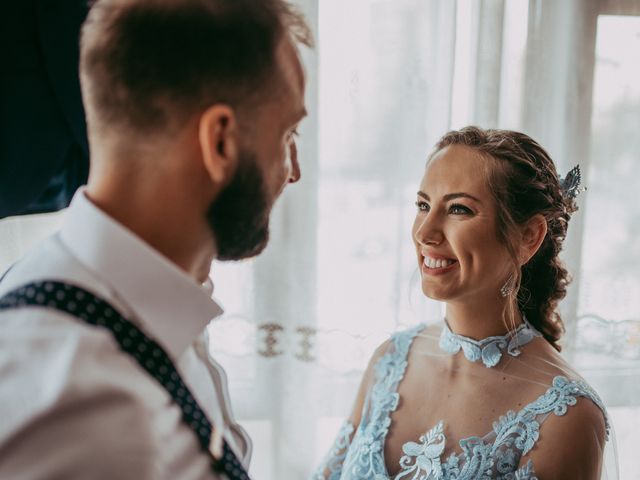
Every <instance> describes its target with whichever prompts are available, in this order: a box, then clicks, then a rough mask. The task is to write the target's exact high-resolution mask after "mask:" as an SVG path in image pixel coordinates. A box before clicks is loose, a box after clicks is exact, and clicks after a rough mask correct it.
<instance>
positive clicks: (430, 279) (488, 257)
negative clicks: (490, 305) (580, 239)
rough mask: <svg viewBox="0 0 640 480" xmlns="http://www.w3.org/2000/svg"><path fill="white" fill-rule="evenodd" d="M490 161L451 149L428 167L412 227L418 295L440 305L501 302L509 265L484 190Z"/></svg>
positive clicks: (490, 198) (489, 197)
mask: <svg viewBox="0 0 640 480" xmlns="http://www.w3.org/2000/svg"><path fill="white" fill-rule="evenodd" d="M492 166H493V161H491V160H490V159H487V158H485V157H483V156H481V155H480V154H478V153H477V152H476V151H474V150H473V149H471V148H469V147H465V146H462V145H451V146H448V147H445V148H444V149H442V150H440V151H439V152H437V153H436V154H435V155H434V156H433V158H432V159H431V161H430V162H429V163H428V164H427V168H426V170H425V174H424V177H423V179H422V183H421V184H420V191H419V192H418V194H417V199H416V202H417V206H418V212H417V214H416V219H415V222H414V225H413V241H414V244H415V247H416V254H417V257H418V265H419V267H420V271H421V274H422V290H423V292H424V293H425V295H427V296H428V297H430V298H434V299H437V300H443V301H456V302H457V301H477V300H486V299H487V298H500V287H502V285H504V283H505V281H506V280H507V278H508V277H509V272H510V269H511V265H512V261H511V257H510V255H509V253H508V251H507V249H506V247H505V246H504V245H503V244H501V243H500V242H499V241H498V238H497V235H496V212H497V206H496V203H495V200H494V199H493V195H492V194H491V192H490V191H489V187H488V185H487V180H486V179H487V169H488V168H491V167H492Z"/></svg>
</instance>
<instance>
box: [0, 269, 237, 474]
mask: <svg viewBox="0 0 640 480" xmlns="http://www.w3.org/2000/svg"><path fill="white" fill-rule="evenodd" d="M26 306H29V307H38V306H39V307H45V308H53V309H55V310H58V311H62V312H65V313H67V314H69V315H72V316H74V317H76V318H79V319H81V320H84V321H85V322H86V323H89V324H91V325H95V326H98V327H103V328H107V329H108V330H110V331H111V333H112V334H113V336H114V338H115V339H116V341H117V342H118V345H119V346H120V348H121V349H122V350H123V351H125V352H126V353H128V354H129V355H131V356H132V357H134V358H135V359H136V361H137V362H138V363H139V364H140V365H141V366H142V367H143V368H144V369H145V370H146V371H147V373H149V374H150V375H151V376H152V377H153V378H155V379H156V380H157V381H158V382H159V383H160V384H161V385H162V386H163V387H164V388H165V390H167V392H168V393H169V394H170V395H171V398H172V399H173V401H174V402H175V403H176V404H177V405H178V406H179V407H180V409H181V410H182V420H183V422H184V423H185V424H186V425H188V426H189V427H190V428H191V429H192V430H193V432H194V433H195V434H196V436H197V437H198V441H199V443H200V447H201V448H202V450H203V451H205V452H207V454H209V455H210V453H209V444H210V441H211V436H212V425H211V422H210V421H209V419H208V418H207V416H206V414H205V413H204V412H203V410H202V409H201V408H200V406H199V405H198V403H197V402H196V400H195V398H194V397H193V395H192V393H191V391H190V390H189V388H188V387H187V385H186V384H185V383H184V382H183V380H182V378H181V377H180V374H178V372H177V370H176V368H175V367H174V365H173V362H171V359H170V358H169V356H168V355H167V353H166V352H165V351H164V350H163V348H162V347H161V346H160V345H158V344H157V343H156V342H155V341H153V340H151V339H150V338H148V337H147V336H146V335H145V334H144V333H143V332H142V331H141V330H139V329H138V327H136V326H135V325H134V324H132V323H131V322H129V321H128V320H127V319H125V318H124V317H123V316H122V315H120V314H119V313H118V312H117V311H116V310H115V309H114V308H113V307H111V305H109V304H108V303H107V302H106V301H104V300H102V299H101V298H98V297H96V296H95V295H93V294H92V293H90V292H88V291H86V290H84V289H82V288H80V287H77V286H74V285H70V284H67V283H63V282H56V281H41V282H34V283H31V284H29V285H25V286H23V287H20V288H17V289H15V290H13V291H11V292H9V293H8V294H6V295H5V296H4V297H2V298H0V311H3V310H8V309H14V308H20V307H26ZM211 458H212V468H213V470H214V471H216V472H219V473H223V474H225V475H226V476H227V478H229V479H230V480H236V479H237V480H249V476H248V475H247V473H246V471H245V470H244V467H243V466H242V464H241V463H240V462H239V461H238V458H237V457H236V455H235V454H234V453H233V451H232V450H231V448H229V445H228V444H227V442H226V441H224V442H223V445H222V456H221V458H219V459H216V458H213V456H211Z"/></svg>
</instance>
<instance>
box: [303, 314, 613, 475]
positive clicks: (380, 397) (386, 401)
mask: <svg viewBox="0 0 640 480" xmlns="http://www.w3.org/2000/svg"><path fill="white" fill-rule="evenodd" d="M423 327H424V325H418V326H417V327H415V328H412V329H410V330H407V331H405V332H401V333H399V334H396V335H395V336H394V337H393V339H392V341H393V343H392V347H390V348H389V350H388V351H387V353H385V354H384V355H383V356H382V357H381V358H380V360H378V362H377V364H376V366H375V382H374V385H373V387H372V389H371V391H370V393H369V395H368V396H367V398H366V400H365V406H364V409H363V417H362V421H361V423H360V425H359V426H358V428H357V430H356V432H355V434H354V435H353V438H352V439H351V444H350V445H349V444H348V439H347V440H346V441H343V442H342V443H340V445H341V447H340V448H338V449H332V452H334V451H335V452H336V453H335V454H334V458H335V463H332V464H331V465H335V468H334V470H333V472H335V475H334V476H330V477H327V478H329V479H331V480H333V479H340V480H356V479H357V480H360V479H374V480H388V479H389V475H388V474H387V469H386V465H385V463H384V455H383V448H384V442H385V439H386V436H387V433H388V430H389V425H390V423H391V413H392V412H393V411H394V410H395V409H396V407H397V406H398V401H399V395H398V393H397V388H398V385H399V384H400V382H401V381H402V378H403V377H404V373H405V370H406V367H407V360H406V359H407V354H408V352H409V348H410V346H411V342H412V341H413V339H414V338H415V336H416V335H417V333H418V332H419V331H420V330H421V329H422V328H423ZM578 397H585V398H588V399H590V400H591V401H593V402H594V403H595V404H596V405H597V406H598V407H599V408H600V409H601V410H602V412H603V414H604V418H605V422H606V431H607V438H608V436H609V431H610V425H609V420H608V417H607V414H606V410H605V408H604V405H603V403H602V401H601V400H600V398H599V397H598V395H597V394H596V392H595V391H594V390H593V389H591V387H589V385H587V384H586V383H584V382H583V381H581V380H570V379H568V378H566V377H563V376H557V377H555V378H554V379H553V382H552V385H551V386H550V387H549V389H548V390H547V391H546V392H545V393H544V394H542V395H541V396H540V397H538V398H537V399H536V400H535V401H533V402H531V403H529V404H528V405H526V406H525V407H524V408H522V409H521V410H519V411H518V412H514V411H508V412H507V413H506V414H505V415H503V416H501V417H500V418H499V419H498V420H497V421H496V422H494V423H493V425H492V427H493V428H492V431H491V432H489V433H488V434H486V435H485V436H484V437H477V436H473V437H468V438H464V439H462V440H460V441H459V446H460V449H461V450H462V451H461V452H460V453H451V454H450V455H449V456H448V457H447V458H446V459H442V455H443V453H444V451H445V450H446V435H445V430H446V424H445V422H444V421H440V422H438V424H437V425H436V426H435V427H433V428H432V429H431V430H429V431H428V432H427V433H425V434H424V435H422V436H421V437H420V439H419V441H418V442H407V443H405V444H404V445H403V447H402V451H403V454H404V455H403V456H402V457H401V459H400V467H401V471H400V472H399V473H398V474H397V475H396V477H395V479H396V480H402V479H404V480H493V479H498V480H537V478H536V476H535V471H534V466H533V463H532V462H531V461H529V462H528V463H527V464H525V465H524V466H521V467H520V468H518V467H519V465H520V461H521V458H522V456H523V455H526V454H527V453H528V452H529V451H530V450H531V449H532V448H533V447H534V446H535V443H536V442H537V441H538V439H539V436H540V425H541V423H542V422H543V421H544V420H545V419H546V418H547V417H548V416H549V415H550V414H555V415H557V416H562V415H564V414H566V412H567V410H568V408H569V407H570V406H573V405H575V404H576V403H577V399H578ZM349 425H350V424H349ZM352 428H353V427H352ZM351 432H352V430H351ZM351 432H350V433H349V434H348V435H351ZM348 435H347V437H348ZM341 437H342V438H344V433H343V432H342V431H341V435H340V436H339V440H340V438H341ZM337 444H338V442H337V443H336V445H337ZM344 445H346V448H347V449H348V451H347V452H346V454H345V452H344V449H343V447H342V446H344ZM343 459H344V460H343ZM340 462H343V463H342V464H341V465H342V470H341V471H340ZM326 465H329V463H327V464H326ZM326 468H327V467H325V469H326ZM316 478H318V479H324V478H325V477H323V476H317V477H314V480H315V479H316Z"/></svg>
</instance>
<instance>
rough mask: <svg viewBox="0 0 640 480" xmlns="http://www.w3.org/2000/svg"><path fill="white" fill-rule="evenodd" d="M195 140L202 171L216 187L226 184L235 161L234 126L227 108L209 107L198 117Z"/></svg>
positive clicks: (234, 123) (236, 128)
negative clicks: (207, 174)
mask: <svg viewBox="0 0 640 480" xmlns="http://www.w3.org/2000/svg"><path fill="white" fill-rule="evenodd" d="M198 139H199V141H200V150H201V153H202V161H203V164H204V168H205V170H206V171H207V172H208V173H209V176H210V177H211V180H212V181H213V182H214V183H216V184H223V183H226V180H227V179H228V178H229V176H230V175H231V174H232V172H233V170H234V169H235V165H236V162H237V160H238V151H239V145H238V142H239V136H238V124H237V122H236V117H235V114H234V112H233V109H232V108H231V107H229V106H228V105H219V104H218V105H212V106H211V107H209V108H208V109H207V110H205V112H204V113H203V114H202V115H201V116H200V124H199V126H198Z"/></svg>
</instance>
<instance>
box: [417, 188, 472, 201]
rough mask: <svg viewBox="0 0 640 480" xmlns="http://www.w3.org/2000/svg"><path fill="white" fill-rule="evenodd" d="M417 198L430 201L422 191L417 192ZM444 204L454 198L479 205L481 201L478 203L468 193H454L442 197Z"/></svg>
mask: <svg viewBox="0 0 640 480" xmlns="http://www.w3.org/2000/svg"><path fill="white" fill-rule="evenodd" d="M418 196H419V197H422V198H424V199H425V200H427V201H430V200H431V199H430V198H429V195H427V194H426V193H424V192H423V191H422V190H420V191H418ZM442 198H443V199H444V200H445V201H446V202H448V201H449V200H453V199H455V198H469V199H471V200H473V201H475V202H478V203H479V204H482V201H480V200H479V199H478V198H476V197H474V196H473V195H471V194H469V193H465V192H455V193H447V194H446V195H445V196H444V197H442Z"/></svg>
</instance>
